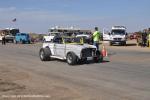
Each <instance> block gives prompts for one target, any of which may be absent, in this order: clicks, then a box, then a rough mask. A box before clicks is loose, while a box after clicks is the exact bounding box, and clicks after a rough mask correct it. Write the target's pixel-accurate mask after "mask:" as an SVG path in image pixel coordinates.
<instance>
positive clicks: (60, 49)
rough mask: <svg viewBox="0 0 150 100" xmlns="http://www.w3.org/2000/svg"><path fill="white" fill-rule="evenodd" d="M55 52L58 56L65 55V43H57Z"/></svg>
mask: <svg viewBox="0 0 150 100" xmlns="http://www.w3.org/2000/svg"><path fill="white" fill-rule="evenodd" d="M55 53H56V55H57V56H59V57H62V58H64V57H65V44H55Z"/></svg>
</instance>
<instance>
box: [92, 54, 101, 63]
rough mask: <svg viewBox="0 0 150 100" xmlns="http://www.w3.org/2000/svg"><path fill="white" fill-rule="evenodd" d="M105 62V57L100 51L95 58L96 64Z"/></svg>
mask: <svg viewBox="0 0 150 100" xmlns="http://www.w3.org/2000/svg"><path fill="white" fill-rule="evenodd" d="M102 61H103V56H102V54H101V53H100V51H96V57H94V62H96V63H98V62H102Z"/></svg>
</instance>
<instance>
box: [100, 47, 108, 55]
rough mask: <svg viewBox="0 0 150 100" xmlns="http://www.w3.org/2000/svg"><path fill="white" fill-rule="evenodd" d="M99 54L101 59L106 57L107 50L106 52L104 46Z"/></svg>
mask: <svg viewBox="0 0 150 100" xmlns="http://www.w3.org/2000/svg"><path fill="white" fill-rule="evenodd" d="M101 54H102V56H103V57H107V56H108V55H107V50H106V48H105V46H104V45H103V47H102V51H101Z"/></svg>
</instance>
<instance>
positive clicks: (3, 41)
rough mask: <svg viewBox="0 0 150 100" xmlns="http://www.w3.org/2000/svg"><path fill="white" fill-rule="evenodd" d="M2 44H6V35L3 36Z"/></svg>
mask: <svg viewBox="0 0 150 100" xmlns="http://www.w3.org/2000/svg"><path fill="white" fill-rule="evenodd" d="M2 45H6V38H5V35H4V36H3V38H2Z"/></svg>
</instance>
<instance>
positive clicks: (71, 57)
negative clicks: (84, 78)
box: [66, 52, 77, 65]
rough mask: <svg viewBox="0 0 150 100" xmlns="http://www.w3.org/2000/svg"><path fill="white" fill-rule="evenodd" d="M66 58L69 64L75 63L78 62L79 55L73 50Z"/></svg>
mask: <svg viewBox="0 0 150 100" xmlns="http://www.w3.org/2000/svg"><path fill="white" fill-rule="evenodd" d="M66 60H67V63H68V64H69V65H75V64H76V63H77V56H76V55H75V54H74V53H73V52H70V53H68V54H67V56H66Z"/></svg>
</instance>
